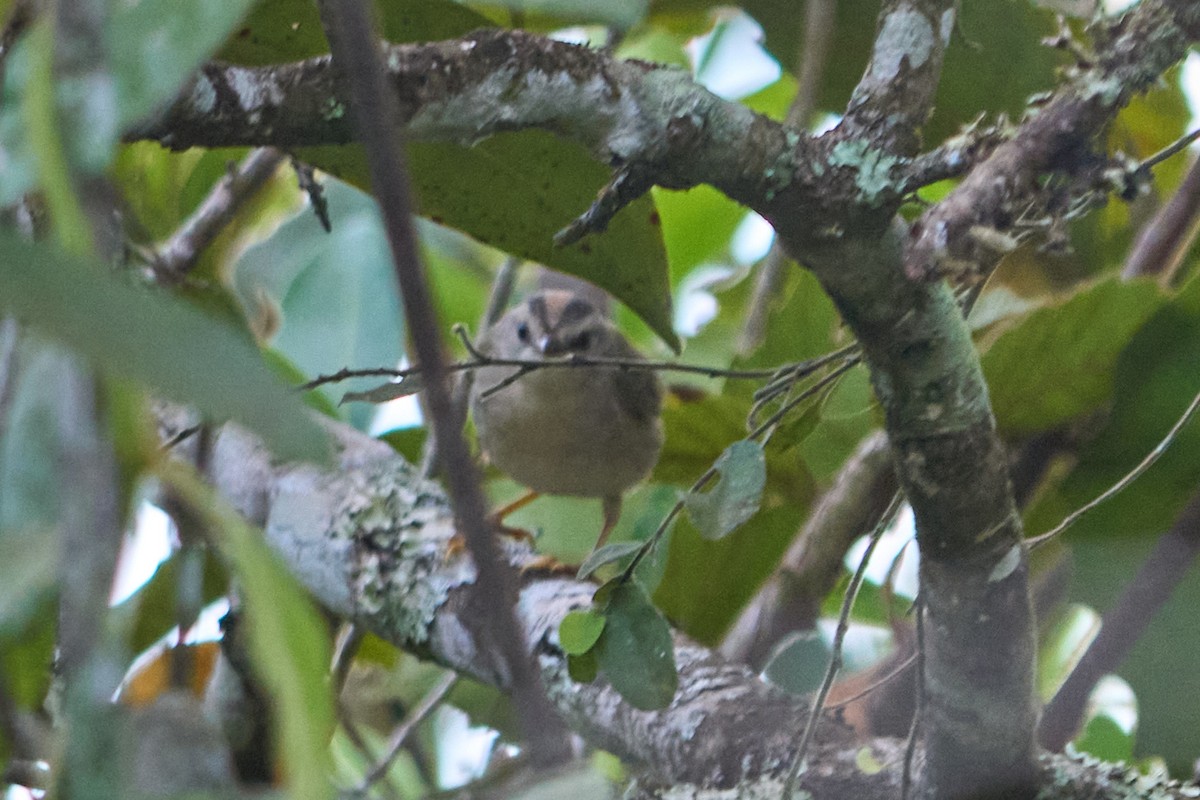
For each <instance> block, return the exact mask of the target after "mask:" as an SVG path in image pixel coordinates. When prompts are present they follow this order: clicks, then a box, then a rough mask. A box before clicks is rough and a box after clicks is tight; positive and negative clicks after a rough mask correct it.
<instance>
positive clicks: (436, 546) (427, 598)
mask: <svg viewBox="0 0 1200 800" xmlns="http://www.w3.org/2000/svg"><path fill="white" fill-rule="evenodd" d="M346 483H347V485H346V487H345V488H344V490H343V491H342V493H341V498H340V502H339V503H338V505H337V506H336V508H335V510H334V515H333V520H332V522H331V524H330V528H329V531H330V532H329V535H330V536H331V537H335V538H346V539H349V540H350V541H352V542H353V544H354V553H355V565H354V569H353V570H352V575H351V581H352V591H353V593H354V603H355V612H356V614H358V615H362V616H370V617H373V618H375V619H377V620H382V627H383V628H385V629H386V630H387V632H388V633H389V634H391V636H392V638H393V639H394V640H395V641H400V642H405V643H410V644H421V643H424V642H425V641H427V640H428V638H429V629H430V625H431V624H432V622H433V619H434V616H435V615H436V613H437V611H438V609H439V608H441V607H442V605H443V604H444V603H445V602H446V599H447V597H448V596H449V594H450V591H451V590H452V589H454V588H455V587H457V586H461V585H463V584H465V583H469V582H470V581H472V580H474V578H475V567H474V565H473V564H472V563H471V561H470V559H467V558H465V557H456V558H450V559H447V557H446V553H447V551H448V545H449V541H450V539H451V537H452V536H453V534H454V530H453V527H452V524H451V522H450V519H451V518H450V510H449V506H448V504H447V501H446V498H445V496H444V495H443V494H442V492H441V490H440V489H439V488H438V487H437V486H436V485H435V484H433V483H430V482H428V481H423V480H421V479H419V478H417V477H416V475H415V474H414V473H413V471H412V468H411V467H409V466H408V465H407V464H404V463H403V462H400V461H396V462H390V463H387V464H384V465H381V466H380V467H379V468H377V469H375V470H373V471H372V470H362V471H358V472H354V473H352V474H351V475H350V476H349V477H348V479H347V481H346Z"/></svg>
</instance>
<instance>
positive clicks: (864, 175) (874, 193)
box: [829, 139, 900, 207]
mask: <svg viewBox="0 0 1200 800" xmlns="http://www.w3.org/2000/svg"><path fill="white" fill-rule="evenodd" d="M899 164H900V159H899V158H897V157H896V156H893V155H890V154H888V153H886V152H884V151H883V150H880V149H878V148H875V147H872V146H871V145H870V144H868V143H867V142H865V141H863V140H861V139H851V140H849V141H841V142H838V143H837V144H836V145H834V147H833V150H832V151H831V152H830V153H829V165H830V166H833V167H848V168H850V169H853V170H854V171H855V176H854V184H855V186H857V187H858V190H859V192H860V193H861V195H862V199H863V201H864V202H865V203H866V204H867V205H869V206H872V207H878V206H879V205H880V203H881V202H882V201H883V198H884V197H885V196H886V195H887V194H888V192H890V191H891V190H892V188H893V186H892V177H891V176H892V169H893V168H895V167H897V166H899Z"/></svg>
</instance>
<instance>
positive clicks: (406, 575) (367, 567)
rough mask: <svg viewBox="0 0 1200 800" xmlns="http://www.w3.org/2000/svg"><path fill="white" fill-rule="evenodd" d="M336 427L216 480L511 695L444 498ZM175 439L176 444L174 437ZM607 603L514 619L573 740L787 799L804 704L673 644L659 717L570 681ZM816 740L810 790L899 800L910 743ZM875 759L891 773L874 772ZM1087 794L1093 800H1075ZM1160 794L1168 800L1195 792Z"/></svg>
mask: <svg viewBox="0 0 1200 800" xmlns="http://www.w3.org/2000/svg"><path fill="white" fill-rule="evenodd" d="M327 424H328V425H329V427H330V428H331V430H332V433H333V434H334V436H335V438H336V440H337V441H338V443H339V455H338V463H337V465H336V468H335V469H334V470H332V471H330V472H322V471H320V470H319V469H317V468H315V467H312V466H307V465H296V464H283V465H277V464H272V461H271V457H270V454H269V453H268V452H267V451H266V450H265V449H264V448H263V446H262V444H261V442H259V441H258V440H257V439H255V438H254V437H253V436H251V435H249V434H247V433H246V432H244V431H242V430H241V429H239V428H238V427H237V426H235V425H232V424H231V425H226V426H224V427H223V428H222V429H221V430H220V432H219V433H218V435H217V437H216V442H215V446H214V451H213V456H212V459H211V465H210V474H211V475H212V478H213V480H214V482H215V483H216V485H217V487H218V489H219V490H220V491H221V493H222V494H223V495H224V496H225V497H226V498H227V499H228V500H230V501H231V502H233V503H234V504H235V505H236V506H237V507H238V508H239V509H240V510H241V511H242V512H243V513H244V514H245V515H246V516H247V517H248V519H250V521H252V522H254V523H256V524H258V525H261V526H263V527H264V528H265V532H266V536H267V539H268V541H269V542H270V543H271V545H272V547H273V548H274V549H275V550H276V552H277V553H279V555H280V556H281V557H282V558H283V559H284V561H285V563H287V564H288V565H289V566H290V567H291V568H292V570H293V572H294V573H295V574H296V576H297V577H298V578H299V579H300V580H301V581H302V582H303V583H304V584H305V585H306V586H307V587H308V588H309V590H310V591H312V592H313V593H314V595H316V597H317V598H318V599H319V600H320V601H321V602H322V603H323V604H324V605H325V606H326V607H327V608H329V609H330V610H331V611H333V612H334V613H336V614H339V615H341V616H344V617H346V618H349V619H353V620H355V621H356V622H358V623H361V624H362V625H364V626H365V627H366V628H368V629H370V630H372V631H374V632H375V633H376V634H378V635H380V636H381V637H383V638H385V639H387V640H388V641H391V642H393V643H395V644H397V645H398V646H400V647H403V648H405V649H407V650H410V651H412V652H415V653H418V654H420V655H423V656H425V657H427V658H432V659H433V660H435V661H437V662H438V663H440V664H442V665H443V666H446V667H449V668H451V669H454V670H456V671H458V672H460V673H463V674H467V675H471V676H473V677H475V678H476V679H478V680H481V681H483V682H485V683H489V684H491V685H495V686H498V687H500V688H502V689H506V688H509V687H508V685H507V683H506V680H507V676H506V675H504V674H502V672H498V671H497V670H496V668H495V664H494V661H492V660H491V659H490V658H489V657H488V655H487V653H486V652H485V651H484V650H483V648H482V647H481V646H480V644H481V642H484V641H486V638H487V633H486V632H485V631H481V630H480V628H481V627H482V626H484V625H486V621H485V620H481V619H480V618H479V617H478V615H473V614H471V613H470V608H469V606H468V603H467V595H468V593H469V591H470V588H471V585H472V584H473V583H474V581H475V577H476V573H475V569H474V566H473V565H472V563H471V560H470V558H469V556H467V555H466V554H465V553H463V552H461V551H458V552H454V551H453V550H452V548H451V547H450V543H451V540H452V538H453V534H454V524H453V518H452V514H451V510H450V506H449V503H448V501H447V499H446V496H445V494H444V493H443V492H442V491H441V489H440V488H439V487H438V486H437V485H436V484H434V483H431V482H428V481H424V480H422V479H420V478H419V477H418V476H417V474H416V470H415V469H414V468H413V467H411V466H409V465H408V464H407V463H405V462H404V461H403V460H402V459H401V458H400V457H399V456H397V455H396V454H395V452H394V451H392V450H391V448H389V447H388V446H387V445H385V444H383V443H382V442H379V441H376V440H373V439H370V438H368V437H366V436H364V435H363V434H361V433H358V432H357V431H354V430H353V429H351V428H349V427H348V426H344V425H341V424H338V423H327ZM164 435H165V436H167V437H169V436H170V435H171V430H170V429H169V426H168V427H166V428H164ZM504 552H505V557H506V558H508V559H509V560H510V561H511V563H512V564H513V565H514V566H517V567H520V566H525V565H528V564H529V563H531V562H532V560H533V559H534V557H535V556H534V553H533V552H532V551H530V549H529V548H528V546H527V545H525V544H518V543H513V542H508V543H506V544H505V551H504ZM594 590H595V585H594V584H591V583H581V582H577V581H573V580H568V579H564V578H558V577H545V576H540V575H538V574H536V573H526V574H525V575H524V580H523V585H522V587H521V591H520V596H519V600H518V605H517V612H518V614H519V615H520V617H521V619H522V622H523V623H524V625H525V627H526V630H528V631H529V632H530V637H529V647H530V649H531V650H532V652H533V654H534V655H535V657H536V659H537V663H538V665H539V667H540V669H541V672H542V677H543V681H544V685H545V687H546V689H547V692H548V694H549V697H550V699H551V702H553V703H554V704H555V706H556V707H557V708H558V710H559V712H560V713H561V714H562V715H563V717H564V718H565V719H567V720H568V722H569V723H570V725H571V727H572V728H574V729H575V730H576V731H578V732H579V733H581V734H582V735H583V736H584V737H585V738H586V739H587V740H588V741H589V742H590V743H592V744H593V745H595V746H597V747H602V748H604V749H607V750H609V751H610V752H612V753H614V754H616V755H618V756H620V757H621V758H622V759H625V760H626V761H628V762H629V763H631V764H634V765H636V766H638V767H639V768H641V769H642V770H644V771H645V772H644V775H643V777H642V779H641V780H642V786H641V788H640V789H639V790H638V794H637V795H636V796H640V797H646V798H650V797H654V798H659V797H664V796H665V794H666V793H667V792H668V790H669V791H670V792H671V794H670V796H671V797H673V798H683V797H695V798H700V797H709V798H717V797H720V798H723V800H730V798H751V797H755V798H761V797H774V796H778V794H779V791H780V789H781V787H782V781H783V776H782V773H783V771H784V770H786V768H787V764H788V755H789V754H790V753H791V752H792V748H793V746H794V735H795V731H796V729H797V728H798V726H800V725H802V724H803V721H804V719H805V716H804V715H805V713H806V711H807V706H806V704H805V703H804V702H802V701H801V700H799V699H797V698H792V697H790V696H788V695H785V694H783V693H782V692H779V691H778V690H775V689H772V688H771V687H769V686H768V685H766V684H765V683H763V682H762V680H761V679H759V678H758V677H757V676H756V675H754V674H753V673H752V672H751V671H750V670H748V669H746V668H744V667H741V666H737V665H730V664H726V663H723V662H722V661H720V660H719V659H718V658H717V657H716V656H715V655H713V654H712V653H711V652H710V651H708V650H707V649H705V648H702V647H699V646H697V645H695V644H693V643H690V642H688V641H686V640H684V639H682V638H677V639H676V659H677V662H678V664H679V668H680V690H679V693H678V694H677V696H676V698H675V700H674V702H673V703H672V704H671V705H670V706H669V707H668V708H666V709H664V710H662V711H657V712H644V711H637V710H636V709H633V708H632V707H630V706H629V705H628V704H627V703H625V702H624V701H623V700H622V699H621V698H620V696H619V695H617V694H616V692H614V691H613V690H612V689H611V688H610V687H608V686H607V684H606V683H605V682H604V681H603V679H601V680H599V681H597V682H595V683H592V684H577V683H574V682H572V681H571V679H570V678H569V676H568V675H567V670H566V658H565V655H564V654H563V653H562V651H561V650H560V649H559V648H558V643H557V627H558V623H559V621H560V620H561V619H562V617H563V616H564V615H565V614H566V613H567V612H568V611H570V610H572V609H577V608H585V607H588V606H590V603H591V596H592V592H593V591H594ZM819 731H820V732H819V734H818V737H819V738H818V742H817V744H816V747H815V749H814V750H813V751H812V753H811V755H810V759H809V761H810V764H811V767H810V769H809V770H808V771H807V772H806V773H805V775H804V776H803V779H802V780H801V787H802V788H803V789H805V790H807V791H808V792H810V793H811V794H812V795H813V796H814V797H861V798H864V799H865V800H874V798H880V800H883V798H888V800H894V798H896V797H897V796H898V791H899V786H900V773H899V765H900V760H901V758H902V756H903V752H902V750H903V745H902V743H900V742H897V741H896V740H891V739H872V740H868V741H865V742H864V741H856V740H853V739H851V738H850V737H849V735H848V733H847V732H846V730H845V729H844V728H843V727H841V726H840V725H838V724H837V723H836V722H833V721H832V720H829V721H827V722H826V723H825V724H823V725H822V726H821V728H820V729H819ZM864 747H865V748H868V750H869V753H870V755H871V757H872V758H873V759H874V760H875V761H877V762H879V763H880V764H882V765H883V766H884V769H882V770H881V771H878V772H874V771H871V770H865V771H864V768H863V767H862V761H861V753H862V752H863V748H864ZM1040 776H1041V779H1042V784H1043V785H1044V786H1045V787H1046V789H1045V792H1044V794H1043V796H1044V797H1046V798H1059V797H1061V798H1073V797H1079V796H1088V797H1094V798H1098V799H1103V798H1113V799H1114V800H1116V798H1124V797H1127V794H1125V793H1126V792H1127V790H1128V788H1129V784H1128V783H1126V780H1127V779H1128V780H1132V779H1133V778H1130V776H1129V775H1127V774H1126V772H1125V769H1124V768H1123V767H1120V768H1118V767H1111V766H1108V765H1104V764H1099V763H1097V762H1094V761H1092V762H1081V761H1075V760H1070V759H1066V758H1061V757H1059V758H1046V759H1045V760H1043V762H1042V764H1041V767H1040ZM1085 788H1086V789H1089V790H1090V793H1089V794H1086V795H1084V794H1076V793H1077V792H1080V791H1082V790H1083V789H1085ZM1161 788H1162V789H1163V790H1164V794H1163V795H1162V796H1163V797H1178V798H1183V797H1187V796H1189V795H1188V792H1191V791H1194V789H1192V788H1190V787H1187V786H1181V785H1179V784H1168V785H1164V786H1162V787H1161ZM718 790H719V791H718ZM772 790H773V791H774V794H769V793H768V794H764V792H770V791H772ZM706 792H707V793H706Z"/></svg>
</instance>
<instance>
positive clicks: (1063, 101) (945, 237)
mask: <svg viewBox="0 0 1200 800" xmlns="http://www.w3.org/2000/svg"><path fill="white" fill-rule="evenodd" d="M1197 38H1200V4H1196V3H1194V2H1191V0H1142V2H1141V3H1139V4H1138V5H1137V6H1135V7H1134V8H1133V9H1132V10H1130V11H1129V12H1128V13H1126V14H1125V15H1124V16H1123V17H1121V18H1120V19H1118V20H1117V21H1115V22H1113V23H1111V26H1110V29H1109V30H1108V31H1106V32H1104V35H1103V37H1102V40H1105V41H1106V42H1107V44H1106V46H1105V47H1104V48H1103V49H1102V50H1101V51H1100V52H1099V53H1098V58H1097V61H1096V63H1095V65H1094V66H1091V67H1089V68H1087V69H1081V70H1079V71H1078V73H1077V74H1076V76H1075V77H1074V79H1073V80H1071V81H1070V82H1068V83H1067V84H1066V85H1064V86H1063V87H1062V88H1060V89H1059V90H1058V91H1056V92H1055V93H1054V96H1053V98H1052V99H1051V100H1050V101H1049V102H1048V103H1046V104H1045V105H1044V106H1042V107H1041V108H1040V109H1038V110H1037V111H1036V112H1035V113H1033V114H1032V115H1031V116H1030V117H1029V118H1028V119H1027V120H1026V121H1025V122H1024V123H1023V124H1022V125H1021V127H1020V129H1019V130H1018V131H1017V133H1016V135H1015V136H1013V138H1012V139H1010V140H1009V141H1008V142H1006V143H1004V144H1002V145H1000V146H999V147H997V148H996V149H995V151H994V152H993V153H992V154H991V156H990V157H989V158H988V159H987V161H985V162H984V163H982V164H980V165H979V166H978V167H977V168H975V169H974V170H972V171H971V173H970V174H969V175H968V176H967V177H966V178H965V179H964V180H963V182H962V183H961V184H959V185H958V187H957V188H956V189H955V190H954V191H953V192H951V193H950V195H949V196H948V197H947V198H946V199H945V200H943V201H942V202H941V203H939V204H938V205H937V207H935V208H933V209H932V210H930V211H929V212H928V213H926V214H925V216H924V217H922V218H921V220H920V221H918V223H917V225H916V228H915V230H914V232H915V234H916V236H915V238H914V239H913V241H912V243H911V244H910V246H909V248H908V252H907V254H906V258H905V271H906V272H907V273H908V274H909V275H910V276H912V277H914V278H927V277H929V276H931V275H934V274H937V273H939V272H940V271H941V270H942V268H943V266H944V265H945V264H946V263H947V262H948V261H965V262H971V261H973V260H975V255H974V252H973V251H974V249H975V248H974V246H973V244H972V242H971V239H970V237H969V236H968V235H967V234H968V232H969V231H970V230H971V228H972V227H974V226H984V227H993V228H997V229H1000V230H1005V229H1007V228H1008V227H1010V226H1011V224H1012V221H1013V220H1014V219H1016V218H1017V217H1018V216H1020V213H1019V211H1020V206H1021V205H1022V204H1023V203H1026V202H1028V198H1029V197H1030V195H1031V194H1033V193H1034V191H1035V187H1034V185H1033V184H1034V180H1035V178H1036V177H1037V176H1038V175H1039V174H1041V173H1043V172H1045V171H1047V170H1056V171H1059V170H1065V171H1068V172H1069V171H1072V170H1075V169H1079V168H1080V166H1081V160H1083V156H1085V155H1086V149H1087V147H1088V145H1089V143H1090V142H1091V141H1092V140H1093V138H1094V137H1095V136H1097V135H1098V134H1099V133H1100V131H1101V130H1103V128H1104V126H1105V125H1107V124H1108V122H1109V121H1110V120H1111V119H1112V118H1113V117H1114V116H1115V115H1116V113H1117V111H1119V110H1120V109H1121V108H1122V107H1124V106H1125V104H1126V103H1128V102H1129V100H1130V99H1131V98H1132V97H1133V95H1135V94H1137V93H1138V92H1142V91H1145V90H1146V89H1147V88H1149V87H1150V86H1151V85H1153V83H1154V82H1155V81H1157V80H1158V77H1159V76H1160V75H1161V74H1162V73H1163V71H1165V70H1166V69H1167V68H1168V67H1170V66H1171V65H1172V64H1174V63H1175V62H1177V61H1178V60H1179V59H1181V58H1182V57H1183V55H1184V54H1185V53H1186V51H1187V48H1188V46H1189V44H1190V43H1191V42H1193V41H1195V40H1196V39H1197Z"/></svg>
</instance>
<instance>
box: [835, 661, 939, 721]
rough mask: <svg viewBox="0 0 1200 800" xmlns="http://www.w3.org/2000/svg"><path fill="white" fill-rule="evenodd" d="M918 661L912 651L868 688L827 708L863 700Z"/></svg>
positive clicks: (839, 706) (844, 705)
mask: <svg viewBox="0 0 1200 800" xmlns="http://www.w3.org/2000/svg"><path fill="white" fill-rule="evenodd" d="M916 662H917V654H916V653H915V652H913V653H910V654H909V656H908V658H906V659H904V660H903V661H901V662H900V663H899V664H897V665H896V667H895V668H894V669H892V670H891V671H890V672H888V673H887V674H885V675H884V676H883V677H882V678H878V679H876V680H874V681H872V682H871V683H869V684H868V685H867V686H866V688H864V689H861V690H859V691H857V692H855V693H854V694H852V695H850V696H849V697H844V698H842V699H841V700H838V701H837V702H836V703H828V704H826V706H825V708H826V710H830V711H832V710H834V709H838V708H845V707H846V706H848V705H850V704H851V703H853V702H855V701H856V700H861V699H862V698H864V697H866V696H867V695H869V694H870V693H871V692H874V691H876V690H878V689H879V688H880V687H881V686H883V685H884V684H886V683H887V682H888V681H890V680H892V679H894V678H897V677H899V675H900V673H902V672H904V671H905V670H907V669H908V668H909V667H911V666H912V665H913V664H915V663H916Z"/></svg>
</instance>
